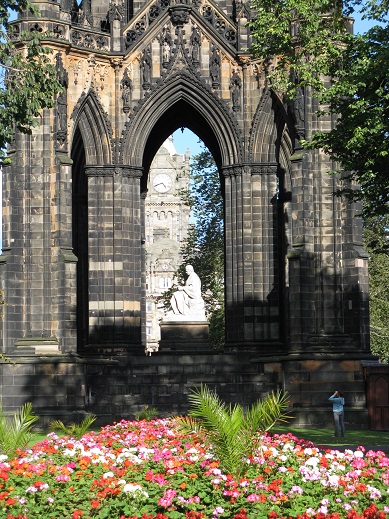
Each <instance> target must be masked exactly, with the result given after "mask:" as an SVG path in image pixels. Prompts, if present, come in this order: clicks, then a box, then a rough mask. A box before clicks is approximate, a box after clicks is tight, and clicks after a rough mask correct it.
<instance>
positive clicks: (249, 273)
mask: <svg viewBox="0 0 389 519" xmlns="http://www.w3.org/2000/svg"><path fill="white" fill-rule="evenodd" d="M223 174H224V177H225V234H226V258H225V261H226V323H227V324H226V326H227V330H226V333H227V337H226V343H227V349H230V350H231V349H232V350H235V349H236V350H240V349H245V348H248V349H255V350H258V349H260V350H261V351H263V352H264V353H267V352H269V353H270V352H271V353H274V348H275V347H276V348H280V347H281V343H280V322H279V316H280V311H279V305H280V301H279V286H278V271H279V265H278V262H279V258H278V254H277V252H278V251H277V243H278V225H277V207H276V204H277V165H276V164H256V165H255V166H253V167H252V168H250V167H234V168H229V169H226V170H224V171H223ZM269 344H271V347H270V349H269ZM270 350H271V351H270Z"/></svg>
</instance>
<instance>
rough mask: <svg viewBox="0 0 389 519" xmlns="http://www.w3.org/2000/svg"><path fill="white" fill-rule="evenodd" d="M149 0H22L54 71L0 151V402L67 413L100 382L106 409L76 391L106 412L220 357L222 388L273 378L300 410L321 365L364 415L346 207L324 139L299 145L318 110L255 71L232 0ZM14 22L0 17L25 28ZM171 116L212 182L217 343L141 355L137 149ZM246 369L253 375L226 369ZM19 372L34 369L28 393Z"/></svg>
mask: <svg viewBox="0 0 389 519" xmlns="http://www.w3.org/2000/svg"><path fill="white" fill-rule="evenodd" d="M156 2H157V0H155V2H154V1H152V2H144V1H136V2H133V5H132V9H128V10H126V12H125V13H124V12H121V10H120V9H119V11H120V13H119V12H118V14H117V17H116V18H117V19H115V20H113V21H112V23H111V24H108V23H107V13H108V11H109V9H110V5H111V4H110V2H108V0H92V1H91V3H90V6H91V7H90V10H91V12H90V13H84V12H83V11H80V12H78V11H77V8H76V12H74V13H73V14H72V15H70V13H69V12H68V11H67V10H66V6H65V4H64V3H63V4H60V3H50V4H45V8H44V9H42V10H41V12H40V17H39V24H40V26H41V27H42V28H43V29H48V30H49V31H51V33H53V34H56V38H55V40H53V41H51V43H50V45H52V46H53V48H54V50H55V53H56V63H57V70H58V74H59V76H60V77H61V78H62V82H63V85H64V89H65V90H64V92H63V93H62V94H61V96H60V97H59V98H58V99H57V100H56V106H55V107H54V108H53V109H50V110H48V109H46V110H44V111H43V112H42V117H41V118H40V127H38V128H34V129H33V130H32V134H31V135H28V134H22V133H20V132H17V134H16V137H15V141H14V142H13V143H12V145H11V146H10V148H9V155H10V157H11V158H12V161H11V165H10V166H7V167H6V168H4V170H3V187H4V189H3V216H4V217H3V252H2V255H1V257H0V283H1V288H2V289H3V290H4V297H5V300H6V303H7V304H6V305H5V306H4V307H3V309H4V319H3V320H2V322H1V328H2V329H1V345H0V352H1V353H4V354H6V355H8V356H9V357H10V358H12V360H14V362H15V364H14V368H15V370H14V371H13V372H12V371H11V367H10V366H8V365H7V364H1V370H2V376H4V377H6V378H4V379H3V382H2V384H4V388H6V391H5V392H4V391H3V406H4V407H5V408H7V409H12V408H14V407H15V406H17V405H19V404H20V403H21V402H22V400H24V401H25V400H27V399H29V398H30V397H31V398H33V397H35V398H36V402H37V404H38V403H39V406H41V407H40V409H41V412H42V413H43V414H45V416H48V414H50V413H51V414H53V415H56V414H61V413H63V412H64V410H66V412H68V411H69V410H71V409H73V411H74V412H76V413H77V412H82V411H83V410H85V409H86V408H87V407H88V405H89V407H90V405H91V402H92V401H93V398H94V397H93V392H94V391H95V386H96V394H97V393H98V394H101V395H104V398H106V400H105V401H106V402H110V397H111V396H112V395H114V396H115V401H114V402H113V401H112V411H111V410H108V411H109V412H108V411H107V408H106V406H107V405H109V404H104V405H105V407H104V405H103V404H101V405H100V407H95V409H96V410H98V411H99V412H100V413H101V415H102V416H105V417H108V416H113V415H114V414H115V416H116V415H120V414H121V413H126V414H128V413H130V412H131V411H132V410H133V409H132V408H131V406H129V405H127V404H126V403H125V399H124V396H125V395H128V398H129V399H131V398H133V405H134V406H141V405H142V404H146V403H147V404H150V403H153V402H154V401H157V399H158V401H160V402H161V406H162V408H163V409H164V410H166V411H167V407H168V406H169V405H170V406H171V410H170V411H177V412H178V411H180V410H183V409H184V404H183V402H182V397H181V395H182V394H186V390H187V386H189V385H190V380H191V379H190V377H195V378H194V379H195V380H196V383H197V381H199V382H201V380H207V382H208V383H209V384H210V385H212V384H213V382H215V383H216V384H222V380H221V378H222V375H223V376H224V377H225V384H228V391H225V393H223V395H225V396H226V397H228V398H231V399H232V400H233V401H238V400H239V399H241V400H242V401H243V402H249V401H251V400H253V399H254V389H255V387H258V392H257V394H259V395H260V394H264V393H265V392H266V391H267V390H269V389H270V387H273V388H275V387H277V386H282V387H285V388H286V389H288V390H289V392H290V394H291V398H292V403H293V405H294V408H295V410H296V413H297V414H300V416H301V420H300V419H299V420H300V422H301V423H303V422H304V421H310V420H312V421H314V420H315V416H316V418H317V419H320V413H321V412H322V409H323V406H325V405H326V402H325V398H324V395H325V393H326V391H327V390H328V392H330V391H332V390H333V389H334V388H333V387H332V386H333V385H334V384H336V385H337V386H338V389H343V390H344V391H345V392H346V394H350V395H351V394H352V395H355V398H354V397H352V398H351V399H350V400H351V401H352V402H353V405H354V407H355V411H356V416H357V415H358V417H359V424H360V425H361V424H362V423H366V421H365V422H364V420H363V416H364V414H363V409H362V408H363V405H364V398H365V396H364V389H363V369H362V367H361V365H360V361H361V360H364V359H369V358H370V352H369V320H368V270H367V268H368V258H367V255H366V253H365V252H364V250H363V249H362V246H361V243H362V242H361V222H360V220H359V218H358V217H357V215H358V213H359V211H360V210H359V208H358V207H357V206H355V205H350V204H347V203H345V202H344V201H342V200H340V199H337V198H333V192H334V191H335V190H336V187H337V185H336V184H337V179H336V178H335V177H329V176H328V175H327V171H328V170H329V169H331V168H332V165H331V164H330V163H329V161H328V159H327V157H326V156H325V155H324V154H320V153H318V152H315V151H312V152H304V154H303V153H302V152H301V147H300V145H299V141H298V139H299V138H301V137H304V136H307V135H310V134H311V133H312V132H315V131H316V130H324V129H326V128H330V124H331V121H330V120H329V119H327V120H326V119H323V120H322V119H320V120H318V119H317V117H316V113H315V112H316V110H317V108H318V103H317V100H316V99H313V98H311V97H310V95H309V94H308V92H304V96H303V99H302V102H303V112H304V117H303V118H301V117H300V120H298V118H296V114H295V113H294V112H293V108H292V107H291V106H289V105H287V104H285V103H284V102H283V101H282V99H281V97H280V96H279V95H278V94H277V93H276V92H273V91H272V90H271V89H270V88H269V82H268V81H267V78H266V76H265V71H264V70H263V68H262V67H261V63H259V62H258V61H257V60H256V59H255V58H254V57H253V56H251V55H250V54H249V53H248V52H247V51H246V49H247V48H248V47H249V46H250V34H249V29H248V28H247V27H245V26H244V24H240V22H241V17H242V16H243V17H244V18H245V19H246V18H247V16H249V15H248V13H246V12H245V11H246V10H245V9H242V10H235V7H234V5H233V3H232V2H226V1H224V0H219V1H216V2H214V3H212V4H210V3H207V2H206V1H205V0H201V1H200V2H198V1H196V2H189V4H188V5H186V6H185V9H182V8H181V6H177V5H175V4H174V5H173V4H172V5H171V6H170V7H169V9H168V8H167V5H165V3H163V5H161V4H160V3H158V5H159V7H160V9H159V10H158V16H156V18H153V22H152V23H150V25H147V24H146V25H145V26H144V27H143V26H142V24H141V23H140V20H141V19H145V20H146V19H147V20H149V14H150V9H154V7H155V3H156ZM88 9H89V8H88ZM153 12H154V11H153ZM205 13H208V14H205ZM84 16H86V18H87V20H89V21H85V20H84V18H83V17H84ZM32 21H33V20H32V19H31V16H29V17H28V19H27V18H25V17H21V18H20V19H18V20H16V21H15V22H13V23H14V24H15V25H17V26H18V28H19V29H20V30H24V29H25V30H30V25H29V24H31V23H32ZM239 24H240V25H239ZM238 25H239V31H238ZM81 29H82V30H81ZM169 34H170V36H171V37H169ZM183 126H184V127H185V126H187V127H189V128H191V129H192V130H193V131H194V132H195V133H197V134H198V136H199V137H200V138H202V139H203V140H204V142H205V143H206V144H207V146H208V147H209V149H210V151H211V152H212V154H213V156H214V158H215V161H216V164H217V166H218V168H219V171H220V178H221V183H222V192H223V196H224V214H225V286H226V300H225V308H226V347H225V352H231V354H232V353H234V354H232V355H231V356H228V355H223V361H222V362H221V361H220V360H221V358H214V357H213V356H212V355H210V356H209V360H208V361H207V362H203V361H202V356H201V355H199V354H197V355H188V356H185V355H180V356H176V357H174V356H172V355H166V356H163V355H162V357H161V356H158V357H157V356H156V357H155V358H154V357H148V358H147V359H145V357H144V350H145V344H144V336H145V333H144V327H145V323H146V319H145V306H146V305H145V301H146V276H145V249H144V223H143V220H142V204H143V202H142V201H143V200H144V198H145V195H146V191H147V189H148V187H149V171H150V165H151V162H152V160H153V157H154V155H155V153H156V151H157V150H158V148H159V147H160V145H161V144H162V143H163V141H164V140H165V139H166V138H167V137H168V136H169V135H170V134H171V133H172V132H173V131H174V130H175V129H177V128H180V127H183ZM180 340H181V339H180ZM142 341H143V342H142ZM166 346H167V347H169V346H168V344H167V345H166ZM182 346H183V347H185V346H187V347H188V349H190V348H189V347H190V343H188V342H187V343H185V344H184V345H182ZM178 347H179V350H180V351H181V345H178ZM176 351H178V350H176ZM197 353H198V352H197ZM250 355H251V356H252V357H250ZM61 356H62V357H63V359H66V360H65V362H63V361H62V360H61ZM163 357H166V358H167V359H169V360H168V361H167V360H166V359H164V358H163ZM173 357H174V358H173ZM241 357H244V358H245V359H246V360H245V361H244V362H243V361H242V363H241V361H240V359H241ZM249 358H250V361H248V360H247V359H249ZM200 359H201V362H200ZM349 360H351V361H352V367H350V366H349V365H347V366H346V365H344V362H347V361H349ZM307 363H311V364H307ZM64 364H65V365H67V366H68V367H67V368H61V370H60V372H57V371H56V367H59V366H63V365H64ZM173 365H174V368H173ZM192 365H193V366H196V369H192V367H191V366H192ZM39 366H44V369H43V370H41V368H40V367H39ZM48 366H51V367H48ZM170 366H172V367H171V369H172V371H170ZM178 366H180V367H181V366H182V368H183V369H182V371H181V370H178V368H177V367H178ZM210 366H212V369H210V368H209V367H210ZM253 366H254V367H255V369H254V371H252V368H253ZM71 367H72V368H71ZM73 367H74V370H75V371H74V372H73V373H71V371H72V369H73ZM237 367H238V369H237ZM62 369H63V370H62ZM68 369H69V371H68ZM142 370H143V371H142ZM173 370H174V371H173ZM316 373H317V376H315V374H316ZM319 373H320V374H319ZM326 373H328V374H329V375H328V377H327V376H326ZM246 374H247V377H250V376H253V379H252V380H249V378H248V379H247V381H243V382H241V380H240V379H239V377H244V376H245V375H246ZM258 374H263V375H266V377H269V378H268V379H267V378H266V380H262V379H261V378H259V379H258V378H254V377H258ZM16 376H18V377H21V378H20V379H17V378H16ZM36 376H40V377H42V384H44V383H45V382H47V391H46V392H45V395H44V396H42V393H41V385H40V384H39V383H38V382H37V381H36V379H35V378H34V377H36ZM230 376H231V377H232V376H233V377H238V378H235V379H234V378H229V377H230ZM9 377H15V378H13V379H12V380H13V382H12V383H11V384H9V382H10V378H9ZM25 377H26V378H25ZM29 377H32V378H31V381H29V380H28V378H29ZM45 377H47V379H45ZM142 377H145V378H144V379H142ZM159 377H161V380H160V379H159ZM174 377H177V380H175V378H174ZM182 377H187V378H186V379H185V380H186V382H182V380H183V378H182ZM212 377H214V378H212ZM23 379H24V381H22V380H23ZM194 379H193V380H194ZM71 380H72V381H73V387H72V384H71V383H70V381H71ZM134 380H135V386H136V388H137V389H135V390H134V392H133V393H130V391H129V389H128V384H129V383H130V382H131V385H133V382H134ZM142 380H144V384H146V387H148V388H149V393H148V395H149V397H150V398H149V400H148V401H147V398H145V393H144V389H141V388H143V387H144V386H143V385H142V384H143V382H142ZM29 382H31V384H30V383H29ZM245 382H246V383H245ZM159 384H161V387H160V386H159ZM169 384H170V385H172V386H174V388H175V389H174V392H172V393H169V388H168V386H169ZM176 384H179V389H176ZM180 384H184V386H185V387H181V386H180ZM256 384H258V386H256ZM339 385H340V386H342V387H340V386H339ZM330 386H331V387H330ZM13 387H14V388H15V391H13V390H12V388H13ZM42 387H43V386H42ZM71 387H72V389H71ZM159 387H160V389H159ZM20 388H24V389H20ZM63 388H65V392H64V391H63ZM75 388H76V389H75ZM110 388H112V395H111V393H110ZM162 388H163V391H165V392H162ZM247 390H248V392H249V395H248V396H247V397H246V393H245V391H247ZM23 391H25V393H24V395H25V398H24V399H23ZM159 391H161V392H160V393H159ZM139 395H140V396H139ZM142 395H143V396H142ZM152 395H155V400H154V401H153V400H152ZM166 395H168V396H166ZM178 395H180V396H178ZM175 399H177V400H176V401H175ZM45 400H46V404H47V406H46V407H45V406H44V403H45ZM135 402H136V404H135ZM93 405H94V406H97V404H96V400H95V403H94V404H93ZM307 406H309V408H310V409H311V411H310V412H309V413H308V412H307ZM92 407H93V406H92ZM315 409H316V410H315ZM312 423H313V422H312Z"/></svg>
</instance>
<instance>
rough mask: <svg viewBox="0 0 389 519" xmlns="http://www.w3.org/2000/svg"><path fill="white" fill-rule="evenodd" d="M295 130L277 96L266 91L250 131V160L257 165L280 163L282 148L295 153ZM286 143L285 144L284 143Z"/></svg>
mask: <svg viewBox="0 0 389 519" xmlns="http://www.w3.org/2000/svg"><path fill="white" fill-rule="evenodd" d="M292 134H293V130H292V128H291V127H290V122H289V120H288V116H287V113H286V111H285V108H284V106H283V105H282V103H281V102H280V100H279V98H278V97H277V95H276V94H275V93H274V92H273V91H272V90H269V89H266V90H264V92H263V94H262V98H261V101H260V102H259V103H258V107H257V110H256V113H255V116H254V119H253V123H252V126H251V130H250V145H249V154H250V159H251V160H252V161H253V162H257V163H279V162H280V158H281V156H282V155H284V157H285V153H282V152H281V148H283V150H284V152H285V150H287V149H289V150H290V154H289V156H290V155H291V154H292V153H293V151H292V146H291V143H292V142H293V138H292ZM284 141H285V142H284Z"/></svg>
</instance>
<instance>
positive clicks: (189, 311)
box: [167, 265, 206, 321]
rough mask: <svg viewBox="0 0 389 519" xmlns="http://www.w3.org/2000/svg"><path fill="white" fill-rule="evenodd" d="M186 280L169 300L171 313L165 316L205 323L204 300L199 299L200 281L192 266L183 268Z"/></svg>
mask: <svg viewBox="0 0 389 519" xmlns="http://www.w3.org/2000/svg"><path fill="white" fill-rule="evenodd" d="M185 270H186V273H187V274H188V278H187V280H186V282H185V285H183V286H179V287H178V289H177V291H176V292H174V294H173V295H172V297H171V299H170V304H171V307H172V312H171V313H170V314H169V315H168V316H167V317H168V318H169V319H170V318H173V319H174V320H182V321H185V320H189V321H192V320H195V321H205V320H206V317H205V307H204V300H203V298H202V297H201V281H200V278H199V276H198V275H197V274H196V273H195V271H194V270H193V267H192V265H187V266H186V267H185Z"/></svg>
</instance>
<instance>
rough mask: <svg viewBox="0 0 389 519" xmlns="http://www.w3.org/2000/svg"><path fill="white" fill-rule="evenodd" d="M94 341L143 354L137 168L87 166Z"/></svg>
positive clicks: (91, 334)
mask: <svg viewBox="0 0 389 519" xmlns="http://www.w3.org/2000/svg"><path fill="white" fill-rule="evenodd" d="M86 175H87V177H88V220H89V222H88V245H89V294H90V296H89V346H90V347H91V349H92V350H94V351H96V350H97V351H100V349H101V348H100V347H102V346H103V347H104V351H106V349H107V348H110V349H114V350H115V351H116V352H128V353H140V352H141V351H142V347H141V335H140V330H141V317H140V314H141V275H142V270H141V221H140V178H141V175H142V171H141V170H140V169H131V168H114V167H101V168H98V167H87V168H86Z"/></svg>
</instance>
